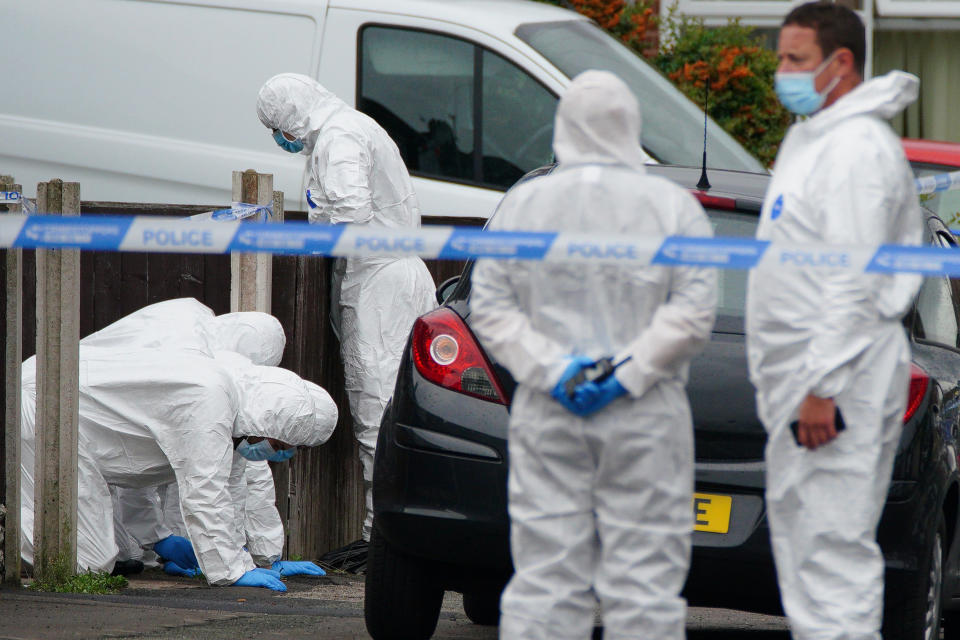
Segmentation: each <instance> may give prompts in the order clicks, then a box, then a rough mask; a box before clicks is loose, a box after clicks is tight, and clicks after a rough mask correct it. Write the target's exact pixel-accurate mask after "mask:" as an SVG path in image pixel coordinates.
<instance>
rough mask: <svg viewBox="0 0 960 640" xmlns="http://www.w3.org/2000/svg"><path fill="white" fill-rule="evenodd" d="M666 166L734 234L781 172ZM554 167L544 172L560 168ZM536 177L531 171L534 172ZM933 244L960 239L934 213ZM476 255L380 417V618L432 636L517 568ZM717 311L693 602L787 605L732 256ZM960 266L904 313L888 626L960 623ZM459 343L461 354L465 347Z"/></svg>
mask: <svg viewBox="0 0 960 640" xmlns="http://www.w3.org/2000/svg"><path fill="white" fill-rule="evenodd" d="M649 169H650V171H651V172H653V173H656V174H658V175H661V176H664V177H666V178H668V179H670V180H673V181H674V182H676V183H678V184H680V185H682V186H685V187H687V188H690V189H691V191H692V192H693V193H694V195H695V196H696V197H697V198H698V199H699V200H700V202H701V204H702V205H703V207H704V209H705V210H706V211H707V213H708V215H709V217H710V219H711V221H712V222H713V227H714V233H715V235H718V236H744V237H752V236H753V235H754V231H755V228H756V224H757V221H758V216H759V211H760V206H761V202H762V199H763V194H764V192H765V190H766V187H767V182H768V180H769V177H768V176H766V175H760V174H751V173H741V172H728V171H711V172H710V175H709V179H710V182H711V183H712V184H713V187H712V188H710V189H709V190H708V191H699V190H696V189H695V187H694V185H695V184H696V183H697V180H698V178H699V175H700V171H699V169H690V168H682V167H667V166H655V167H650V168H649ZM549 170H550V168H544V169H542V170H538V172H535V173H546V172H548V171H549ZM526 179H531V176H528V177H527V178H526ZM926 241H927V243H928V244H932V245H936V246H949V247H953V246H955V241H954V238H953V236H952V235H951V233H950V232H949V231H948V230H947V228H946V227H945V226H944V225H943V223H942V222H941V221H940V220H939V219H938V218H936V217H935V216H932V215H929V217H928V218H927V220H926ZM471 269H472V263H469V264H468V265H467V266H466V268H465V269H464V271H463V274H462V275H461V276H460V277H459V279H454V280H452V281H448V282H447V283H444V284H443V285H441V287H440V288H439V289H438V297H439V298H441V299H442V301H443V304H442V306H441V307H440V308H439V309H437V310H436V311H433V312H431V313H429V314H427V315H424V316H422V317H421V318H420V319H418V320H417V322H416V324H415V326H414V328H413V331H412V333H411V336H410V340H409V343H408V345H407V349H406V352H405V355H404V357H403V361H402V362H401V365H400V370H399V374H398V378H397V384H396V388H395V391H394V396H393V399H392V401H391V403H390V405H389V407H388V408H387V410H386V412H385V414H384V418H383V422H382V425H381V429H380V439H379V441H378V444H377V455H376V461H375V471H374V479H373V483H374V512H375V522H374V532H373V538H372V541H371V547H370V555H369V559H368V566H367V578H366V580H367V583H366V601H365V616H366V622H367V628H368V630H369V631H370V634H371V635H372V636H373V638H374V640H387V639H391V638H407V639H409V638H428V637H430V635H431V634H432V633H433V630H434V628H435V626H436V623H437V618H438V614H439V610H440V603H441V599H442V596H443V591H444V590H455V591H460V592H462V593H463V594H464V610H465V612H466V614H467V616H468V617H469V618H470V619H471V620H472V621H474V622H477V623H480V624H495V623H496V621H497V619H498V615H499V613H498V606H499V597H500V592H501V590H502V587H503V585H504V584H505V582H506V580H507V579H508V578H509V576H510V574H511V571H512V567H511V562H510V553H509V520H508V516H507V507H506V502H507V497H506V482H507V462H508V459H507V442H506V437H507V421H508V407H509V403H510V398H511V396H512V393H513V390H514V386H515V383H514V381H513V380H512V378H511V377H510V374H509V373H508V372H507V371H506V370H505V369H503V368H502V367H501V366H499V365H498V364H497V363H496V362H492V361H491V360H490V358H489V357H487V355H486V354H485V353H484V351H483V349H482V347H481V346H480V344H479V342H478V340H477V339H476V337H475V336H474V335H473V333H472V332H471V330H470V310H469V298H470V275H471ZM718 274H719V291H718V303H719V304H718V309H717V322H716V325H715V327H714V330H713V334H712V338H711V340H710V342H709V343H708V345H707V346H706V348H705V349H704V351H703V353H702V354H701V355H700V356H698V357H697V358H696V359H695V360H694V361H693V363H692V365H691V369H690V381H689V385H688V387H687V389H688V394H689V397H690V403H691V408H692V411H693V421H694V430H695V442H696V445H695V446H696V449H695V450H696V494H695V496H694V501H693V504H692V505H691V508H692V509H694V510H695V514H696V524H695V531H694V534H693V545H694V547H693V560H692V565H691V570H690V575H689V577H688V580H687V584H686V587H685V592H684V593H685V596H686V597H687V599H688V601H689V603H690V605H692V606H722V607H728V608H734V609H741V610H749V611H757V612H767V613H780V612H781V609H780V604H779V593H778V589H777V585H776V579H775V574H774V568H773V559H772V555H771V551H770V544H769V532H768V529H767V524H766V518H765V511H764V499H763V490H764V462H763V448H764V444H765V434H764V430H763V427H762V426H761V424H760V421H759V419H758V418H757V415H756V409H755V401H754V391H753V388H752V386H751V385H750V382H749V380H748V377H747V365H746V356H745V348H744V335H743V334H744V317H743V315H744V302H745V295H746V272H745V271H735V270H720V271H718ZM958 319H960V281H954V280H950V279H948V278H945V277H930V278H927V279H926V280H925V282H924V285H923V288H922V289H921V291H920V293H919V295H918V297H917V300H916V303H915V305H914V309H913V310H912V312H911V313H910V314H909V315H908V317H907V318H906V319H905V321H904V322H905V325H906V326H907V328H908V329H909V332H910V335H911V344H912V351H913V366H912V372H911V380H910V392H909V400H908V408H907V411H906V414H905V415H904V427H905V428H904V432H903V437H902V439H901V442H900V445H899V449H898V453H897V458H896V462H895V467H894V474H893V483H892V485H891V487H890V491H889V494H888V498H887V504H886V507H885V509H884V512H883V516H882V520H881V523H880V529H879V533H878V537H879V542H880V544H881V547H882V548H883V552H884V556H885V559H886V567H887V588H886V611H885V616H884V638H885V639H886V640H920V639H926V638H938V637H939V635H938V632H939V629H940V628H941V627H943V630H944V634H945V637H947V638H954V637H960V625H958V624H957V622H960V620H958V619H956V615H957V614H954V613H953V609H955V608H960V600H956V601H955V600H954V598H955V597H960V545H958V544H957V512H958V502H960V497H958V470H957V464H958V462H957V443H956V439H957V434H958V430H960V387H958V385H960V321H958ZM451 354H452V355H451Z"/></svg>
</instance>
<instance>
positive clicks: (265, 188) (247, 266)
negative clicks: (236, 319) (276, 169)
mask: <svg viewBox="0 0 960 640" xmlns="http://www.w3.org/2000/svg"><path fill="white" fill-rule="evenodd" d="M277 193H279V194H280V201H281V203H282V201H283V193H282V192H279V191H278V192H277ZM274 200H275V198H274V191H273V174H270V173H257V172H256V171H254V170H253V169H247V170H246V171H234V172H233V201H234V202H245V203H247V204H257V205H264V206H267V205H273V204H274ZM269 220H270V221H271V222H283V206H282V204H281V206H280V209H279V211H278V210H277V209H276V208H274V210H273V213H271V214H270V217H269ZM272 266H273V255H272V254H269V253H233V254H231V255H230V310H231V311H264V312H266V313H270V296H271V293H272V291H273V287H272V286H271V279H272V277H273V268H272Z"/></svg>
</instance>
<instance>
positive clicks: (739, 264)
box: [0, 214, 960, 276]
mask: <svg viewBox="0 0 960 640" xmlns="http://www.w3.org/2000/svg"><path fill="white" fill-rule="evenodd" d="M9 247H20V248H25V249H57V248H75V249H83V250H98V251H139V252H161V253H211V254H216V253H227V252H231V251H245V252H267V253H275V254H284V255H313V256H339V257H343V256H419V257H421V258H426V259H431V258H432V259H440V260H445V259H452V260H465V259H470V258H495V259H509V260H532V261H543V262H564V263H569V262H576V263H613V264H630V265H637V266H643V265H663V266H677V265H694V266H704V267H719V268H723V269H752V268H755V267H757V266H760V265H763V266H765V267H766V266H775V267H776V268H804V267H826V268H832V269H845V270H853V271H857V272H863V271H866V272H874V273H896V272H910V273H922V274H927V275H941V274H942V275H949V276H960V250H957V249H943V248H937V247H905V246H897V245H883V246H873V247H864V246H856V247H852V246H850V247H848V246H839V245H826V244H816V245H795V246H784V245H779V244H773V243H770V242H766V241H762V240H755V239H753V238H733V237H729V238H728V237H718V238H692V237H676V236H674V237H667V238H651V237H626V236H622V235H612V234H579V233H578V234H567V233H555V232H534V231H484V230H481V229H478V228H476V227H450V226H442V227H441V226H436V227H434V226H429V227H424V228H419V229H386V228H375V227H370V226H368V225H336V226H331V225H320V224H308V223H306V222H286V223H282V224H279V223H273V224H271V223H261V222H245V223H241V222H239V221H235V220H234V221H227V222H218V221H214V220H190V219H182V218H181V219H177V218H164V217H157V216H135V217H121V216H68V217H61V216H24V215H19V214H10V215H3V216H0V248H9Z"/></svg>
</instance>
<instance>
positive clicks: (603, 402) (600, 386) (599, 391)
mask: <svg viewBox="0 0 960 640" xmlns="http://www.w3.org/2000/svg"><path fill="white" fill-rule="evenodd" d="M626 393H627V390H626V389H625V388H624V386H623V385H622V384H620V381H619V380H617V376H616V375H610V376H608V377H607V378H606V379H605V380H603V381H601V382H599V383H597V382H584V383H582V384H580V385H577V396H576V400H575V402H576V404H577V406H578V407H579V408H580V410H581V411H582V412H583V413H582V414H580V415H585V416H587V415H590V414H591V413H595V412H597V411H599V410H600V409H603V408H604V407H605V406H607V405H608V404H610V403H611V402H613V401H614V400H616V399H617V398H619V397H620V396H622V395H624V394H626Z"/></svg>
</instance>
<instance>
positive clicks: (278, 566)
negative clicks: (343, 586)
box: [273, 560, 327, 576]
mask: <svg viewBox="0 0 960 640" xmlns="http://www.w3.org/2000/svg"><path fill="white" fill-rule="evenodd" d="M273 570H274V571H279V572H280V575H282V576H325V575H327V572H326V571H324V570H323V569H321V568H320V567H318V566H317V565H315V564H313V563H312V562H304V561H300V562H297V561H294V560H277V561H276V562H274V563H273Z"/></svg>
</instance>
